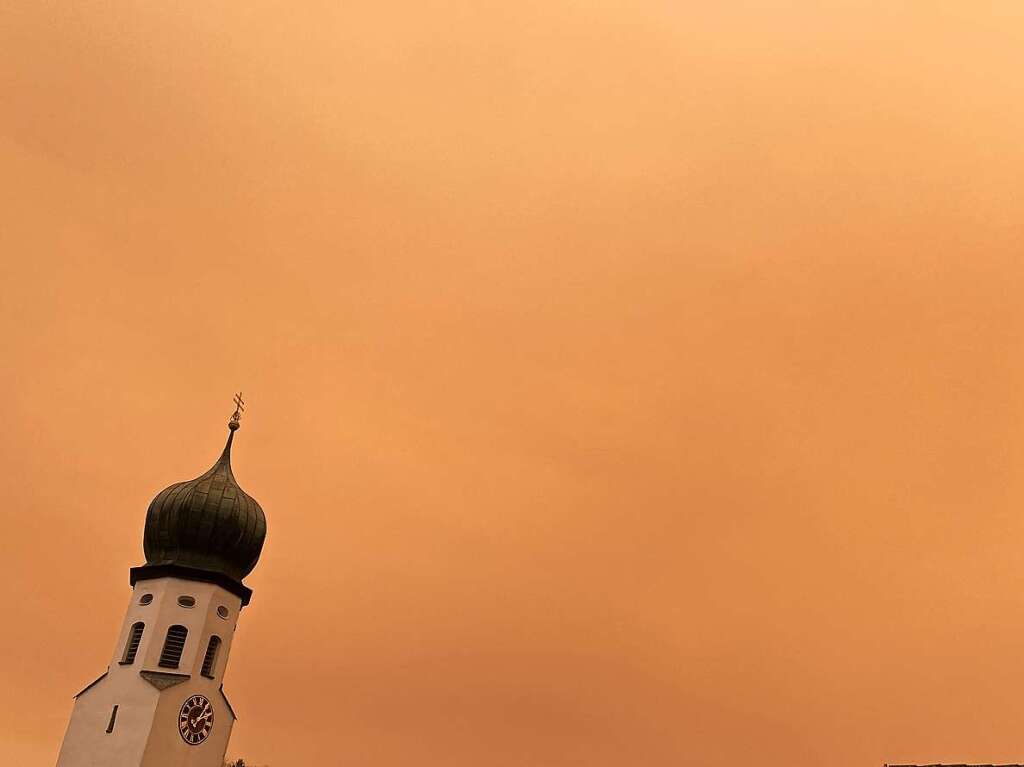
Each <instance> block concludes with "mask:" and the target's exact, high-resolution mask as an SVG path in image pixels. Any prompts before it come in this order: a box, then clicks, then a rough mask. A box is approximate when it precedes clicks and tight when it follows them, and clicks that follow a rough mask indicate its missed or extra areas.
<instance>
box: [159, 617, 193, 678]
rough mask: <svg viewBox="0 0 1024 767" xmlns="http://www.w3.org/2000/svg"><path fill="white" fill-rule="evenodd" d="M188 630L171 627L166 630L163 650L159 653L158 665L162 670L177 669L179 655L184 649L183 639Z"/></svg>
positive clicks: (179, 659)
mask: <svg viewBox="0 0 1024 767" xmlns="http://www.w3.org/2000/svg"><path fill="white" fill-rule="evenodd" d="M187 636H188V629H187V628H185V627H184V626H171V627H170V628H169V629H167V639H165V640H164V649H163V650H161V652H160V663H159V665H160V666H162V667H163V668H177V667H178V664H179V663H180V662H181V653H182V651H183V650H184V649H185V637H187Z"/></svg>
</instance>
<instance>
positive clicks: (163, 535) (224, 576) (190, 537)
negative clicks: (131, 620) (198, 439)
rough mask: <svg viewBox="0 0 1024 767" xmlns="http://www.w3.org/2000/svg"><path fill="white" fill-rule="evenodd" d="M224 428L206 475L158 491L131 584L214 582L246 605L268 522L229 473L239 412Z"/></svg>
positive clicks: (148, 514) (151, 504) (255, 503)
mask: <svg viewBox="0 0 1024 767" xmlns="http://www.w3.org/2000/svg"><path fill="white" fill-rule="evenodd" d="M228 428H229V429H230V432H229V434H228V441H227V444H226V445H225V446H224V452H223V453H221V456H220V458H219V459H218V460H217V462H216V463H215V464H214V465H213V466H212V467H211V468H210V470H209V471H207V472H206V473H205V474H203V475H202V476H199V477H196V478H195V479H191V480H189V481H187V482H178V483H177V484H174V485H171V486H170V487H168V488H166V489H165V490H161V491H160V492H159V493H158V494H157V496H156V497H155V498H154V499H153V501H152V503H150V504H149V511H148V512H147V513H146V532H145V536H144V539H143V548H144V550H145V553H146V564H145V565H144V566H143V567H135V568H132V571H131V572H132V577H131V582H132V585H134V584H135V582H136V581H138V580H146V579H150V578H161V577H167V576H171V577H178V578H186V579H191V580H199V581H205V582H210V583H216V584H218V585H220V586H222V587H224V588H225V589H227V590H228V591H231V592H232V593H234V594H236V595H238V596H239V597H241V599H242V604H248V602H249V597H250V596H251V594H252V592H251V591H250V590H249V589H248V588H247V587H245V586H244V585H243V584H242V579H243V578H244V577H245V576H246V575H248V574H249V573H250V572H252V569H253V568H254V567H255V566H256V562H257V560H258V559H259V556H260V551H261V550H262V549H263V541H264V539H265V538H266V536H267V519H266V516H265V515H264V514H263V509H262V508H260V505H259V504H258V503H257V502H256V501H255V500H254V499H253V498H252V497H251V496H249V495H248V494H247V493H246V492H245V491H244V490H242V488H241V487H239V486H238V482H237V481H236V480H235V475H234V473H233V472H232V471H231V443H232V442H233V441H234V438H235V431H236V430H237V429H238V428H239V423H238V411H236V412H235V415H234V416H232V419H231V422H230V423H229V424H228Z"/></svg>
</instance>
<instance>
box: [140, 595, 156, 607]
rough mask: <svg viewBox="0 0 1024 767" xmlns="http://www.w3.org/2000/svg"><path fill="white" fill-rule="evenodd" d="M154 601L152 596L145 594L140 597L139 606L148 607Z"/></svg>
mask: <svg viewBox="0 0 1024 767" xmlns="http://www.w3.org/2000/svg"><path fill="white" fill-rule="evenodd" d="M152 601H153V595H152V594H143V595H142V596H141V597H139V604H140V605H148V604H150V603H151V602H152Z"/></svg>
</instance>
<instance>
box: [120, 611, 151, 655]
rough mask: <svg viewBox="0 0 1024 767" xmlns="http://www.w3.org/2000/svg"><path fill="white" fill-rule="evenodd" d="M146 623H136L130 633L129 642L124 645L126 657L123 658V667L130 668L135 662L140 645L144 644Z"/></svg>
mask: <svg viewBox="0 0 1024 767" xmlns="http://www.w3.org/2000/svg"><path fill="white" fill-rule="evenodd" d="M145 628H146V624H145V623H141V622H140V623H135V624H133V625H132V627H131V629H130V630H129V631H128V641H127V642H125V643H124V655H122V656H121V665H122V666H130V665H132V664H133V663H134V662H135V655H136V654H137V653H138V652H139V644H140V643H141V642H142V632H143V631H144V630H145Z"/></svg>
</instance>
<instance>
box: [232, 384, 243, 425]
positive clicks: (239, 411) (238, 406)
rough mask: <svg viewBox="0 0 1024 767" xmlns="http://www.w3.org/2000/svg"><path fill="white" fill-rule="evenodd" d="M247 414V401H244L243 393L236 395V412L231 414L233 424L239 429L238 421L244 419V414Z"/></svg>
mask: <svg viewBox="0 0 1024 767" xmlns="http://www.w3.org/2000/svg"><path fill="white" fill-rule="evenodd" d="M244 412H245V400H243V399H242V392H238V394H236V395H235V412H234V413H232V414H231V423H233V424H234V425H235V428H238V421H239V420H240V419H241V417H242V413H244Z"/></svg>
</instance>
